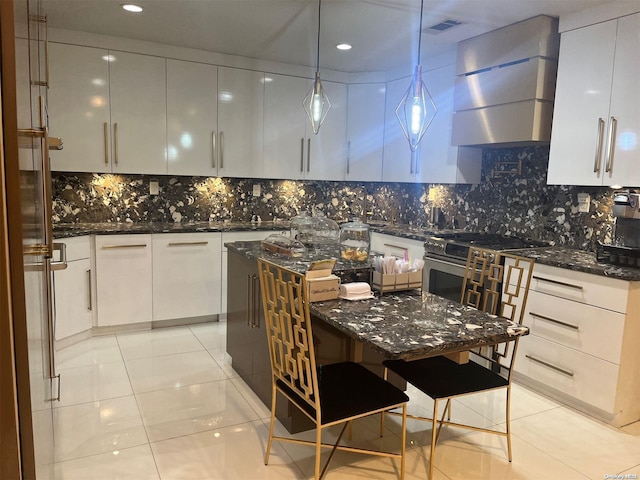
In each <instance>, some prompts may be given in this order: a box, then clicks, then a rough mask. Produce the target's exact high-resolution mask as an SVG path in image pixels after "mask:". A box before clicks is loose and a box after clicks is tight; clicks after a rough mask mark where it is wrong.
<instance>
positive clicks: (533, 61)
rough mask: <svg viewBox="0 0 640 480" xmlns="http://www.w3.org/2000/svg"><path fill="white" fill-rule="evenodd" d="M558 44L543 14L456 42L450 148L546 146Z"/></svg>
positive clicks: (554, 20)
mask: <svg viewBox="0 0 640 480" xmlns="http://www.w3.org/2000/svg"><path fill="white" fill-rule="evenodd" d="M559 46H560V35H559V33H558V19H557V18H553V17H548V16H544V15H541V16H537V17H533V18H530V19H528V20H525V21H522V22H518V23H514V24H512V25H508V26H506V27H503V28H500V29H497V30H494V31H492V32H488V33H485V34H483V35H479V36H477V37H474V38H470V39H468V40H464V41H462V42H460V43H459V44H458V56H457V64H456V75H457V78H456V84H455V93H454V110H455V113H454V115H453V125H452V134H451V144H452V145H455V146H485V145H486V146H489V145H490V146H494V147H508V146H529V145H544V144H549V142H550V141H551V119H552V115H553V100H554V95H555V84H556V73H557V68H558V50H559Z"/></svg>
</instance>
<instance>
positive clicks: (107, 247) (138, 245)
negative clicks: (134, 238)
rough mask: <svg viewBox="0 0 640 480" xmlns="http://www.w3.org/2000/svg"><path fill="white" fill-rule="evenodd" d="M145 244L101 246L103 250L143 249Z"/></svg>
mask: <svg viewBox="0 0 640 480" xmlns="http://www.w3.org/2000/svg"><path fill="white" fill-rule="evenodd" d="M146 246H147V244H146V243H132V244H131V245H102V249H103V250H109V249H116V248H145V247H146Z"/></svg>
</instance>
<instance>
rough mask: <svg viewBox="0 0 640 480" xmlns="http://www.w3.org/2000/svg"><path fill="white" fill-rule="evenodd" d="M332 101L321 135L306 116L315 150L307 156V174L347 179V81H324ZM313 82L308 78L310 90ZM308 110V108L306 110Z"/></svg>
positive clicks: (308, 137) (331, 178)
mask: <svg viewBox="0 0 640 480" xmlns="http://www.w3.org/2000/svg"><path fill="white" fill-rule="evenodd" d="M322 86H323V88H324V90H325V92H326V93H327V97H329V101H330V102H331V109H330V110H329V112H328V113H327V117H326V118H325V119H324V122H322V126H321V127H320V130H319V131H318V134H317V135H314V134H313V129H312V128H311V123H310V121H309V119H308V118H307V116H306V114H305V116H304V120H305V126H306V132H307V139H308V140H310V143H309V144H310V149H311V151H310V152H309V154H308V158H307V169H306V173H305V178H307V179H311V180H343V179H344V170H345V167H346V160H347V85H345V84H344V83H335V82H322ZM312 87H313V82H312V81H309V82H307V91H309V90H311V88H312ZM303 112H304V110H303Z"/></svg>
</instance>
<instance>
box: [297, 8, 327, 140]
mask: <svg viewBox="0 0 640 480" xmlns="http://www.w3.org/2000/svg"><path fill="white" fill-rule="evenodd" d="M321 8H322V0H318V52H317V57H316V78H315V79H314V81H313V87H311V90H309V93H307V96H306V97H304V100H303V101H302V105H303V106H304V111H305V112H307V116H308V117H309V120H310V121H311V128H312V129H313V133H314V134H316V135H317V134H318V131H319V130H320V125H322V122H323V121H324V119H325V117H326V116H327V112H329V109H330V108H331V102H330V101H329V97H327V94H326V93H325V91H324V88H322V83H320V10H321Z"/></svg>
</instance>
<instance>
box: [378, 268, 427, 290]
mask: <svg viewBox="0 0 640 480" xmlns="http://www.w3.org/2000/svg"><path fill="white" fill-rule="evenodd" d="M371 287H372V288H373V289H374V290H377V291H379V292H380V293H386V292H401V291H403V290H415V289H420V288H422V271H421V270H420V271H417V272H408V273H382V272H376V271H374V272H373V278H372V281H371Z"/></svg>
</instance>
